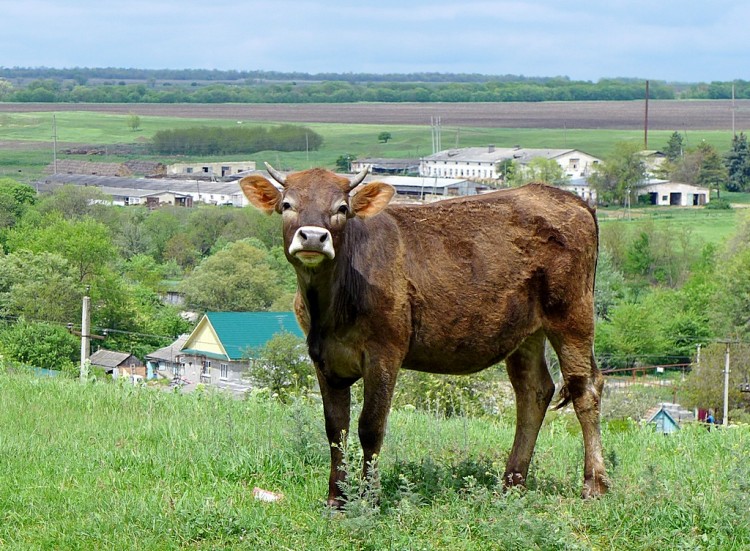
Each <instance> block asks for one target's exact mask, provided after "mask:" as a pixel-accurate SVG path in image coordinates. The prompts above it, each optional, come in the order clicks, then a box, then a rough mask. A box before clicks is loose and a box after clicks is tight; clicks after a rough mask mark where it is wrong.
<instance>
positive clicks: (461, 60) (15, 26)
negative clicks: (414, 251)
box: [0, 0, 750, 82]
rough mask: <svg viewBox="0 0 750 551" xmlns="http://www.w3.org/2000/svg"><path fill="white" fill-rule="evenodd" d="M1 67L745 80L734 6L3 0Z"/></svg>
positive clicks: (742, 5)
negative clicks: (432, 73)
mask: <svg viewBox="0 0 750 551" xmlns="http://www.w3.org/2000/svg"><path fill="white" fill-rule="evenodd" d="M0 21H2V27H1V29H0V67H54V68H71V67H125V68H138V69H221V70H232V69H234V70H265V71H282V72H291V71H298V72H304V73H311V74H314V73H321V72H325V73H329V72H333V73H412V72H437V73H479V74H487V75H505V74H511V75H524V76H528V77H555V76H566V77H569V78H571V79H574V80H590V81H597V80H599V79H602V78H614V77H629V78H647V79H653V80H665V81H668V82H710V81H716V80H723V81H728V80H734V79H743V80H750V75H749V74H748V72H750V32H748V24H749V23H750V2H745V1H743V0H739V1H737V0H734V1H726V0H713V1H711V2H708V1H706V0H649V1H644V0H585V1H576V0H570V1H564V0H559V1H558V0H536V1H508V2H506V1H475V0H463V1H462V0H454V1H447V0H430V1H424V0H380V1H377V2H372V1H369V0H360V1H348V0H347V1H337V0H327V1H322V0H316V1H313V0H307V1H305V0H263V1H254V0H247V1H244V2H241V1H234V0H210V1H201V2H198V1H195V0H125V1H121V0H115V1H108V0H99V1H97V2H94V1H91V0H65V1H62V0H24V1H23V2H21V1H19V0H14V1H6V0H0Z"/></svg>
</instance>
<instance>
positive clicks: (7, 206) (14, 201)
mask: <svg viewBox="0 0 750 551" xmlns="http://www.w3.org/2000/svg"><path fill="white" fill-rule="evenodd" d="M34 203H36V191H35V190H34V188H32V187H31V186H29V185H26V184H22V183H20V182H17V181H15V180H13V179H11V178H0V228H8V227H12V226H15V225H16V223H17V222H18V220H20V219H21V217H22V216H23V214H24V213H25V212H26V210H27V209H28V207H30V206H31V205H33V204H34Z"/></svg>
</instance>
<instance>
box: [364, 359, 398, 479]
mask: <svg viewBox="0 0 750 551" xmlns="http://www.w3.org/2000/svg"><path fill="white" fill-rule="evenodd" d="M397 373H398V368H397V367H395V368H394V367H393V363H392V362H391V363H385V362H382V363H377V364H375V365H372V366H371V367H370V369H369V370H368V371H367V372H366V373H365V376H364V403H363V405H362V413H361V414H360V416H359V441H360V443H361V444H362V455H363V465H362V469H363V471H362V476H363V477H368V478H370V479H371V482H374V481H376V480H377V478H376V476H375V475H376V473H375V471H374V468H375V462H374V460H375V459H376V458H377V456H378V455H379V454H380V448H381V446H382V445H383V438H384V437H385V427H386V423H387V420H388V413H389V412H390V409H391V401H392V399H393V390H394V388H395V386H396V378H397Z"/></svg>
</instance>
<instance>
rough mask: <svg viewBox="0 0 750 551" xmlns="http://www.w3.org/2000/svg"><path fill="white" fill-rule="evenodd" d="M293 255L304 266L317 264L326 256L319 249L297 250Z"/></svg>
mask: <svg viewBox="0 0 750 551" xmlns="http://www.w3.org/2000/svg"><path fill="white" fill-rule="evenodd" d="M294 256H295V258H297V260H299V261H300V262H302V264H304V265H305V266H317V265H318V264H320V263H321V262H323V260H325V258H326V255H325V254H323V253H322V252H320V251H297V252H296V253H294Z"/></svg>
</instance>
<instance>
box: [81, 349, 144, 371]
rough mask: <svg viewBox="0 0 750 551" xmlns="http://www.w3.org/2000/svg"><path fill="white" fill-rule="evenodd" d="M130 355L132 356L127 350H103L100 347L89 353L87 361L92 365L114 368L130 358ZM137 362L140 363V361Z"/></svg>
mask: <svg viewBox="0 0 750 551" xmlns="http://www.w3.org/2000/svg"><path fill="white" fill-rule="evenodd" d="M130 356H132V354H128V353H127V352H115V351H114V350H104V349H103V348H101V349H99V350H97V351H96V352H94V353H93V354H91V356H90V357H89V361H90V362H91V364H92V365H98V366H101V367H107V368H115V367H117V366H119V365H120V364H121V363H122V362H124V361H125V360H127V359H128V358H130ZM138 363H139V364H140V361H139V362H138Z"/></svg>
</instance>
